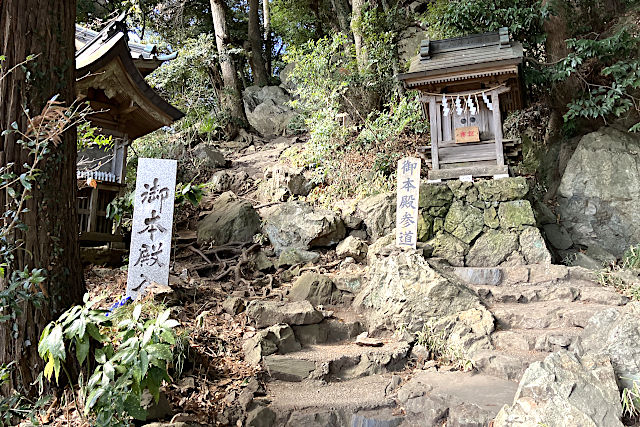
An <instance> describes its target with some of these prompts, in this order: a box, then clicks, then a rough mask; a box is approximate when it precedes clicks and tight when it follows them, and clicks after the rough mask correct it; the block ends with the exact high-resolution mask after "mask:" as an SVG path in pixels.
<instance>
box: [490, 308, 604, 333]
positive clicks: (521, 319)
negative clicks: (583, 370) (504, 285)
mask: <svg viewBox="0 0 640 427" xmlns="http://www.w3.org/2000/svg"><path fill="white" fill-rule="evenodd" d="M608 307H610V306H609V305H604V304H594V303H585V302H582V301H575V302H572V303H570V304H567V303H566V302H563V301H540V302H532V303H528V304H526V305H523V304H518V303H500V304H495V305H490V306H489V310H490V311H491V312H492V313H493V315H494V317H495V318H496V325H497V328H498V329H499V330H509V329H549V328H571V327H578V328H584V327H585V326H586V324H587V322H588V320H589V318H591V316H593V315H594V314H595V313H597V312H598V311H600V310H603V309H605V308H608Z"/></svg>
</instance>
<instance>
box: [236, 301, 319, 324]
mask: <svg viewBox="0 0 640 427" xmlns="http://www.w3.org/2000/svg"><path fill="white" fill-rule="evenodd" d="M247 316H248V317H249V319H251V320H253V321H254V322H255V324H256V327H258V328H266V327H268V326H272V325H277V324H279V323H286V324H288V325H312V324H314V323H320V322H322V319H324V316H323V315H322V313H321V312H319V311H318V310H316V309H315V308H314V307H313V306H312V305H311V303H310V302H309V301H296V302H289V303H285V302H280V301H262V300H253V301H251V302H250V303H249V305H248V306H247Z"/></svg>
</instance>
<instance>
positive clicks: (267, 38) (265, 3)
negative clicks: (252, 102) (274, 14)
mask: <svg viewBox="0 0 640 427" xmlns="http://www.w3.org/2000/svg"><path fill="white" fill-rule="evenodd" d="M262 17H263V20H264V53H265V62H266V64H265V68H266V69H267V75H268V76H270V75H271V60H272V55H271V49H272V48H273V46H272V42H271V12H270V11H269V0H262Z"/></svg>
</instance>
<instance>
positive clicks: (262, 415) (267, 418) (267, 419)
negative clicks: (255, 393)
mask: <svg viewBox="0 0 640 427" xmlns="http://www.w3.org/2000/svg"><path fill="white" fill-rule="evenodd" d="M275 422H276V413H275V412H273V411H272V410H271V409H269V408H268V407H266V406H257V407H256V408H254V409H252V410H251V411H249V413H248V414H247V421H246V423H245V424H244V425H246V426H247V427H271V426H273V425H275Z"/></svg>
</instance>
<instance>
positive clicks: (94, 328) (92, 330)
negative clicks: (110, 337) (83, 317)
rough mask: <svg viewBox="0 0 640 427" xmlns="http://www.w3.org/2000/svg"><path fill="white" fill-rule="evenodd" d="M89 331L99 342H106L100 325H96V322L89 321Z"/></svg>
mask: <svg viewBox="0 0 640 427" xmlns="http://www.w3.org/2000/svg"><path fill="white" fill-rule="evenodd" d="M87 332H88V333H89V335H90V336H91V338H93V339H94V340H96V341H98V342H104V337H103V336H102V334H101V333H100V330H99V329H98V326H96V325H95V324H93V323H87Z"/></svg>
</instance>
